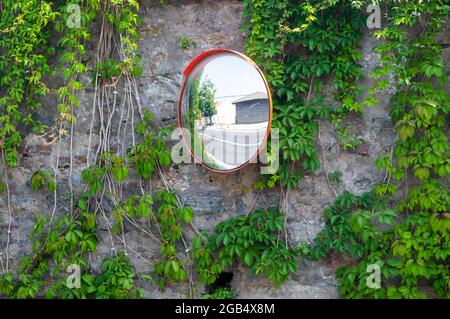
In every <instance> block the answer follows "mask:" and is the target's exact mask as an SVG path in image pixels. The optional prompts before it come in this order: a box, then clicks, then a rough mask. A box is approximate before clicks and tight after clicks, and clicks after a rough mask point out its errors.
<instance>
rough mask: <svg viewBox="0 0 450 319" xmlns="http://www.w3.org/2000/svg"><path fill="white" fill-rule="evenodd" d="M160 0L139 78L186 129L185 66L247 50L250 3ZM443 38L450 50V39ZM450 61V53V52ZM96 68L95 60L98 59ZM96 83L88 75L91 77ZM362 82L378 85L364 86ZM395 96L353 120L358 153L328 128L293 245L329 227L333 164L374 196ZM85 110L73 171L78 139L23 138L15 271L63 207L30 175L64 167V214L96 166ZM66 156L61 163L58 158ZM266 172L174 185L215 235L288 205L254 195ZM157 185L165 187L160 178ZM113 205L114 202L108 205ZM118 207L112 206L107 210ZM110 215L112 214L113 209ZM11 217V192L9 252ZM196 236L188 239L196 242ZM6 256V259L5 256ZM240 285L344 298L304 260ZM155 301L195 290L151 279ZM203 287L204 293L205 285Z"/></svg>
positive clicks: (368, 59)
mask: <svg viewBox="0 0 450 319" xmlns="http://www.w3.org/2000/svg"><path fill="white" fill-rule="evenodd" d="M158 2H159V1H141V11H142V12H141V16H142V27H141V28H140V32H141V35H142V39H141V41H140V43H139V47H140V53H141V55H142V61H143V75H142V77H140V78H139V79H138V87H139V92H140V94H141V100H142V105H143V107H144V108H145V109H148V110H150V111H152V112H153V113H154V114H155V116H156V120H157V122H158V123H159V124H176V116H177V111H176V102H177V99H178V92H179V88H180V85H181V80H182V71H183V69H184V68H185V66H186V65H187V64H188V63H189V61H190V60H192V59H193V58H194V57H195V56H196V55H198V54H199V53H200V52H202V51H204V50H207V49H211V48H217V47H226V48H230V49H234V50H238V51H243V36H242V34H241V33H240V31H239V28H240V26H241V24H242V20H241V13H242V3H241V2H240V1H228V0H226V1H207V0H204V1H182V2H181V4H177V3H178V1H169V3H168V4H166V5H164V6H160V5H159V4H158ZM183 36H186V37H188V38H189V39H191V40H192V41H193V42H194V43H195V45H194V46H193V47H192V48H190V49H188V50H183V49H181V48H180V47H179V39H180V38H181V37H183ZM440 41H442V43H445V44H448V42H449V40H448V34H447V36H441V37H440ZM376 45H377V41H376V40H375V39H374V38H373V36H372V34H371V33H370V32H367V33H366V34H365V35H364V38H363V41H362V53H363V59H362V61H361V64H362V66H363V71H364V73H369V72H370V71H371V70H373V69H374V68H375V67H376V66H377V65H378V63H379V62H378V56H377V54H376V53H375V52H374V47H375V46H376ZM445 50H446V51H445V52H446V57H447V60H448V56H449V52H450V51H449V50H448V48H447V49H445ZM90 63H91V66H92V61H91V62H90ZM82 80H83V81H84V82H86V83H88V82H90V81H91V80H90V79H89V78H88V77H87V76H86V77H84V78H83V79H82ZM362 84H370V81H369V80H363V81H362ZM390 94H392V92H381V93H380V94H379V96H378V97H379V99H380V101H381V103H380V104H379V105H378V106H377V107H376V108H370V109H366V110H365V111H364V113H363V115H362V116H354V117H352V118H349V119H348V120H347V121H348V124H350V125H351V126H352V131H353V132H354V133H355V134H357V136H358V137H360V138H361V139H362V140H363V141H364V143H362V144H361V145H360V146H359V147H358V148H357V149H356V150H355V151H352V152H349V151H346V150H343V149H341V148H340V147H339V145H338V143H337V137H336V132H335V130H334V129H333V127H332V125H331V124H330V123H328V122H322V123H321V125H320V140H319V139H318V140H317V149H318V150H319V155H320V160H321V168H320V169H319V170H318V171H317V172H316V173H314V174H310V175H307V176H305V177H304V178H303V180H301V182H300V184H299V185H298V187H297V188H296V189H295V190H292V191H291V192H290V193H289V196H288V203H287V210H288V219H287V229H288V234H289V236H290V238H291V240H292V241H293V242H299V241H311V240H312V239H313V238H314V237H315V235H316V234H317V233H318V232H319V231H320V230H321V229H322V227H323V221H322V211H323V209H324V208H325V207H327V206H328V205H329V204H330V203H332V202H333V201H334V198H335V195H334V193H333V191H332V190H331V189H330V187H329V185H328V183H327V180H326V176H325V173H324V167H326V170H327V171H328V172H332V171H340V172H342V181H343V182H342V184H341V185H340V186H339V187H337V191H338V193H340V192H342V191H343V190H344V189H347V190H349V191H352V192H355V193H362V192H364V191H368V190H370V189H371V187H373V186H374V185H375V184H377V183H378V182H379V181H380V180H381V179H382V178H383V173H382V172H381V171H379V170H377V169H376V168H375V159H376V157H377V156H379V155H382V154H384V153H387V152H389V151H390V147H391V145H392V142H393V140H394V136H395V134H394V129H393V127H392V124H391V121H390V118H389V114H388V107H387V105H388V99H389V96H390ZM79 98H80V101H81V103H80V107H79V108H78V109H77V110H76V114H75V115H76V117H77V125H76V126H75V132H74V145H73V156H74V162H73V172H72V173H70V169H69V168H70V156H69V140H68V138H67V137H64V138H63V140H62V141H61V143H59V144H58V143H54V144H51V145H44V143H43V139H42V138H39V137H37V136H36V135H33V134H28V135H27V136H26V137H25V138H24V141H23V145H24V146H23V148H22V149H21V153H22V156H21V157H20V160H19V165H18V167H17V168H14V169H12V170H11V171H10V172H9V180H10V186H11V189H10V191H11V202H12V210H13V222H12V234H11V242H10V260H11V268H12V269H14V268H16V267H17V265H18V263H19V261H20V257H21V256H22V255H24V254H27V253H29V252H30V250H31V246H30V244H31V243H30V240H29V239H28V237H27V234H28V233H29V232H30V231H31V229H32V226H33V219H34V217H35V216H36V215H49V214H52V211H53V200H54V199H53V194H51V193H49V192H45V191H40V192H35V191H33V190H32V188H31V187H30V178H31V176H32V174H33V172H35V171H36V170H38V169H50V170H55V171H57V173H58V183H59V187H58V191H57V201H58V206H57V209H56V211H55V214H56V215H59V214H65V213H68V212H69V207H70V205H69V203H68V201H67V197H66V192H67V191H68V180H69V175H70V174H71V175H72V178H73V186H74V191H75V193H76V192H80V191H81V188H82V186H81V181H80V173H81V171H82V170H83V169H84V168H85V167H86V162H87V161H86V154H87V151H88V146H89V129H90V125H91V119H92V98H93V92H92V90H89V89H86V91H84V92H82V93H81V94H80V96H79ZM55 109H56V102H55V98H54V97H49V98H47V100H46V101H45V103H44V110H43V112H42V114H41V117H42V118H43V119H45V120H46V123H50V124H51V123H52V122H53V120H54V114H55ZM96 128H98V115H96V116H95V121H94V134H93V136H92V144H91V145H92V146H93V147H94V146H95V143H96V141H97V140H98V136H97V135H96V134H95V132H97V131H96ZM58 153H59V154H60V156H59V161H58V165H56V160H57V158H58V156H57V154H58ZM258 175H259V168H258V167H257V166H254V165H253V166H249V167H246V168H245V169H243V170H241V171H239V172H237V173H233V174H228V175H221V174H214V173H211V172H208V171H206V170H205V169H204V168H202V167H200V166H198V165H193V164H192V165H178V166H173V167H171V168H170V170H169V171H168V172H167V176H168V181H169V183H170V184H171V186H172V187H174V188H175V189H176V190H177V192H178V194H179V196H180V198H181V200H182V202H183V203H184V204H187V205H190V206H192V207H193V208H194V210H195V217H194V224H196V225H197V227H198V228H199V229H204V230H206V231H211V230H212V228H213V227H214V225H216V224H217V223H218V222H220V221H223V220H225V219H228V218H230V217H232V216H236V215H237V214H244V213H246V212H248V211H249V210H250V209H251V208H252V207H253V208H257V207H271V206H276V205H278V202H279V192H278V191H263V192H261V193H260V194H258V192H257V191H254V190H252V184H253V183H254V182H255V181H256V180H257V178H258ZM144 187H146V188H147V189H149V188H150V187H155V188H158V187H161V182H160V181H156V180H155V181H152V182H151V183H150V184H149V185H144ZM124 190H125V192H126V193H127V194H133V193H137V192H139V183H138V179H137V178H136V176H135V175H133V174H132V175H131V178H130V181H128V182H127V183H126V184H125V186H124ZM106 204H107V203H106ZM106 206H108V205H106ZM107 213H109V212H107ZM7 221H8V211H7V200H6V194H5V193H3V194H0V251H2V252H3V253H4V251H5V244H6V226H7ZM107 221H108V222H111V218H110V217H108V216H106V215H105V216H102V215H99V234H100V238H101V243H100V244H99V246H98V251H97V253H96V254H93V255H92V256H91V261H92V262H93V265H94V268H95V269H96V270H98V269H99V265H100V261H101V259H102V257H103V256H106V255H110V254H111V249H112V245H111V241H110V240H109V234H108V231H107V227H106V222H107ZM193 235H194V234H192V233H189V232H188V233H187V234H186V236H187V238H188V239H189V238H192V236H193ZM125 237H126V238H125V240H126V242H127V245H128V248H127V252H128V254H129V256H130V258H131V259H132V262H133V265H134V267H135V268H136V270H137V271H138V272H140V273H150V272H151V271H152V264H153V263H154V261H155V260H156V259H157V258H158V256H159V254H160V252H159V249H158V246H157V244H156V243H155V242H153V241H152V240H150V239H149V238H148V237H145V236H143V235H142V233H141V232H139V231H138V230H137V229H136V228H135V227H134V226H132V225H127V226H126V235H125ZM114 243H115V248H116V249H123V245H121V243H120V241H118V240H117V239H115V240H114ZM3 258H4V254H3ZM232 271H233V272H234V278H233V281H232V286H233V287H234V288H235V289H236V291H237V296H238V298H336V297H338V294H337V289H336V284H335V279H334V271H333V270H332V268H331V265H330V264H328V263H327V262H325V261H322V262H315V263H312V262H307V261H304V260H300V261H299V269H298V271H297V272H296V273H295V274H294V275H293V276H292V278H291V280H289V281H288V282H286V283H284V284H283V285H282V286H281V287H280V288H279V289H275V288H274V287H273V286H272V285H271V284H270V283H268V282H267V281H266V280H265V279H264V278H260V277H255V276H253V275H250V274H249V273H248V272H247V270H246V269H245V268H243V267H242V266H236V267H234V268H233V269H232ZM141 284H142V285H143V286H144V287H145V293H146V296H147V297H151V298H180V297H181V298H184V297H186V296H187V293H188V287H186V286H185V285H170V286H169V287H167V288H166V289H165V290H164V291H159V290H158V288H157V286H156V285H155V284H154V283H148V282H142V283H141ZM200 289H203V288H202V287H200Z"/></svg>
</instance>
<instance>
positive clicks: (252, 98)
mask: <svg viewBox="0 0 450 319" xmlns="http://www.w3.org/2000/svg"><path fill="white" fill-rule="evenodd" d="M271 121H272V99H271V95H270V91H269V86H268V84H267V81H266V79H265V78H264V75H263V73H262V72H261V70H260V69H259V68H258V67H257V66H256V64H255V63H254V62H253V61H252V60H251V59H250V58H248V57H246V56H245V55H243V54H241V53H238V52H235V51H231V50H226V49H215V50H211V51H207V52H204V53H203V54H201V55H200V56H198V57H197V58H195V59H194V60H193V61H192V62H191V63H190V64H189V66H188V67H187V68H186V70H185V71H184V82H183V86H182V88H181V94H180V99H179V103H178V123H179V126H180V128H181V132H182V136H183V140H184V142H185V144H186V146H187V148H188V149H189V151H190V153H191V155H192V156H193V157H194V159H195V160H196V161H197V162H199V163H201V164H202V165H203V166H205V167H206V168H208V169H210V170H213V171H216V172H231V171H235V170H237V169H240V168H242V167H243V166H245V165H246V164H248V163H251V162H256V160H257V155H258V153H259V152H260V151H261V150H262V148H263V147H264V144H265V142H266V140H267V137H268V135H269V131H270V125H271Z"/></svg>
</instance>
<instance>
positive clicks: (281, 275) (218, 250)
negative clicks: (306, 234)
mask: <svg viewBox="0 0 450 319" xmlns="http://www.w3.org/2000/svg"><path fill="white" fill-rule="evenodd" d="M283 229H284V216H283V214H282V213H281V212H280V211H278V210H275V209H271V210H256V211H254V212H253V213H251V214H249V215H248V216H237V217H233V218H231V219H229V220H227V221H224V222H222V223H219V224H218V225H217V226H216V227H215V232H214V234H213V235H212V236H208V237H206V236H198V237H196V238H195V240H194V241H193V257H194V259H195V261H196V270H197V272H198V273H199V278H200V280H202V281H204V282H206V283H213V282H214V281H215V280H216V278H217V276H218V274H219V273H221V272H222V270H223V269H224V268H225V267H227V266H231V265H233V263H234V262H235V261H236V260H239V261H241V262H242V263H243V264H244V265H245V266H247V267H248V268H249V269H250V270H251V271H252V272H253V273H255V274H258V275H262V276H266V277H267V278H268V279H269V280H270V281H271V282H273V283H274V284H275V286H279V285H280V284H281V283H282V282H283V281H285V280H287V279H288V276H289V273H290V272H295V271H296V270H297V262H296V258H297V257H298V255H299V251H298V250H296V249H292V248H289V247H288V246H287V245H285V243H284V242H283V241H280V237H279V234H280V232H282V231H283Z"/></svg>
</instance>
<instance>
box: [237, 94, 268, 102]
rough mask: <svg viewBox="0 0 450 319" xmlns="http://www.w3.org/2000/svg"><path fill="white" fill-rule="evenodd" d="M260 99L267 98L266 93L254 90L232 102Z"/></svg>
mask: <svg viewBox="0 0 450 319" xmlns="http://www.w3.org/2000/svg"><path fill="white" fill-rule="evenodd" d="M261 99H267V93H264V92H255V93H252V94H249V95H246V96H244V97H241V98H240V99H238V100H236V101H234V102H233V104H236V103H240V102H245V101H252V100H261Z"/></svg>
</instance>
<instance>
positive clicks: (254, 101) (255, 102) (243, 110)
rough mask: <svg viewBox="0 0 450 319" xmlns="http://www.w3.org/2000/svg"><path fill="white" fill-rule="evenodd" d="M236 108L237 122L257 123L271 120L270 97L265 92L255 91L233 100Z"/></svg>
mask: <svg viewBox="0 0 450 319" xmlns="http://www.w3.org/2000/svg"><path fill="white" fill-rule="evenodd" d="M233 104H234V105H235V108H236V124H255V123H263V122H267V121H268V120H269V116H270V114H269V112H270V108H269V99H268V98H267V94H266V93H263V92H255V93H252V94H249V95H246V96H244V97H241V98H240V99H238V100H236V101H234V102H233Z"/></svg>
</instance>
